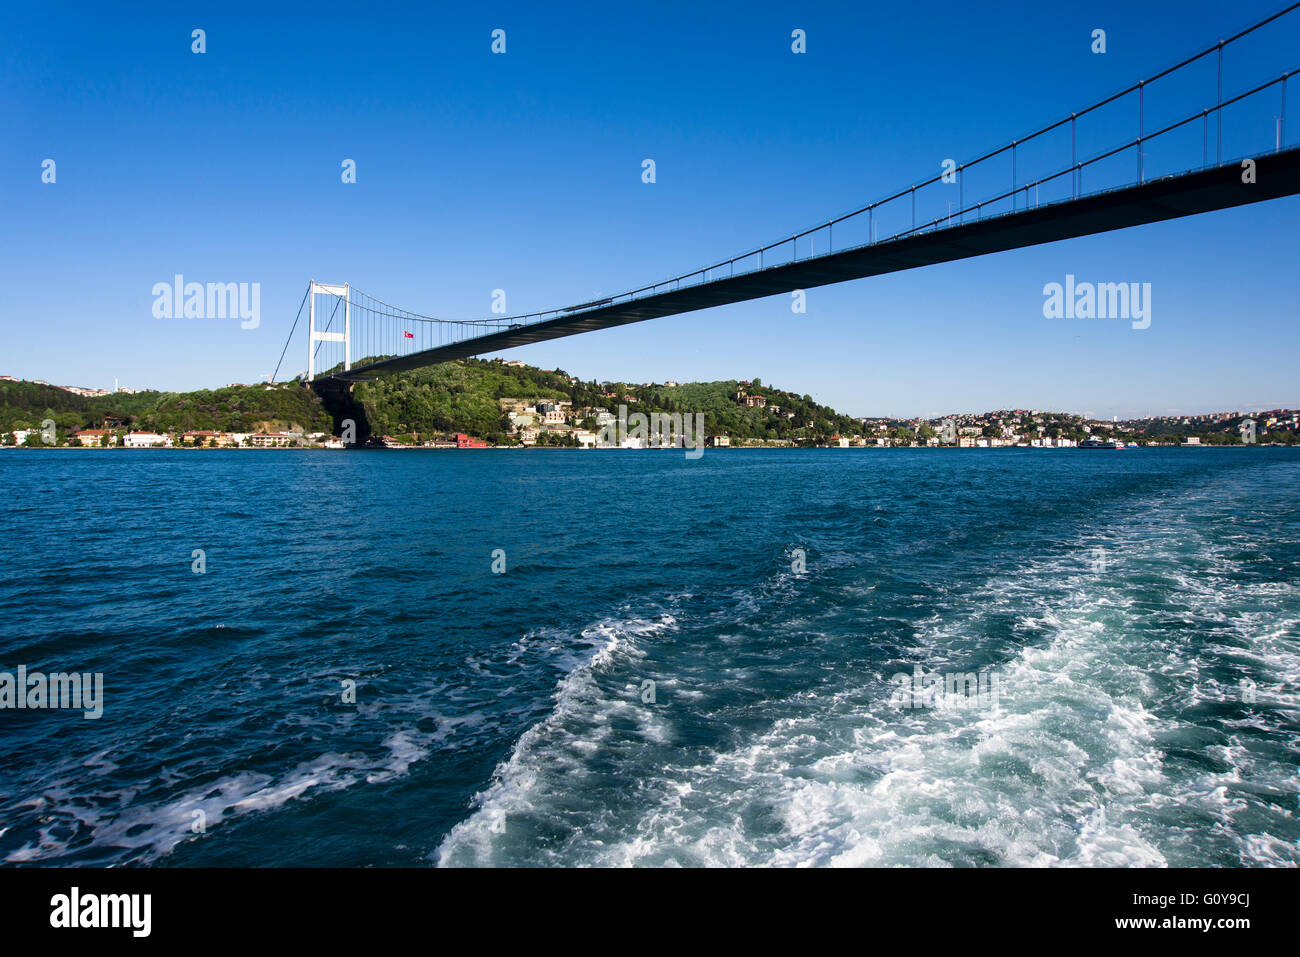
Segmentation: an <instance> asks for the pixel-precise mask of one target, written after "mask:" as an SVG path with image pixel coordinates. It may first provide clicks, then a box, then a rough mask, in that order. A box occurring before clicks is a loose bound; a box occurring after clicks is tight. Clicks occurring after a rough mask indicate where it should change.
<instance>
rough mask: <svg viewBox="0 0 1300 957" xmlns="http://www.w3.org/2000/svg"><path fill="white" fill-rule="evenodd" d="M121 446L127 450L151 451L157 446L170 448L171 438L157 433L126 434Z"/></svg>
mask: <svg viewBox="0 0 1300 957" xmlns="http://www.w3.org/2000/svg"><path fill="white" fill-rule="evenodd" d="M123 444H124V445H125V446H126V447H127V448H128V449H151V448H154V447H155V446H159V445H161V446H163V447H164V448H171V444H172V437H171V436H170V435H161V434H160V433H158V432H128V433H127V435H126V441H125V442H124V443H123Z"/></svg>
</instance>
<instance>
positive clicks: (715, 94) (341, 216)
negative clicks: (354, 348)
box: [0, 2, 1300, 419]
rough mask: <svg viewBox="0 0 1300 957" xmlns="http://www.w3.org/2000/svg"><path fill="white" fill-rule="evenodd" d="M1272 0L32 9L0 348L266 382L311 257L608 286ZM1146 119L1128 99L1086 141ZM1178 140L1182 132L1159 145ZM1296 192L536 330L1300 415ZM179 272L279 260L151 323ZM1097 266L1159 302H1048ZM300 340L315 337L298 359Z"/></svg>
mask: <svg viewBox="0 0 1300 957" xmlns="http://www.w3.org/2000/svg"><path fill="white" fill-rule="evenodd" d="M1278 8H1279V4H1278V3H1276V2H1246V3H1243V4H1239V5H1237V6H1235V7H1232V8H1231V9H1227V10H1225V9H1224V8H1223V7H1222V6H1221V5H1217V4H1209V3H1204V4H1197V3H1194V4H1192V5H1191V6H1188V5H1186V4H1179V5H1174V4H1161V5H1158V6H1157V7H1156V8H1154V9H1148V8H1142V9H1135V8H1132V7H1130V6H1127V5H1124V4H1120V3H1118V2H1101V3H1097V4H1092V5H1089V7H1088V8H1087V9H1086V10H1085V11H1076V10H1069V9H1061V8H1056V7H1046V8H1043V9H1042V10H1040V11H1038V12H1037V13H1036V15H1035V17H1034V18H1033V20H1032V22H1029V21H1027V20H1025V18H1023V17H1021V16H1019V15H1018V14H1017V11H1016V9H1015V8H1014V7H1011V6H1007V7H1006V8H994V9H988V8H980V9H973V8H969V7H967V6H964V5H960V4H957V3H955V2H954V3H937V4H931V5H926V6H924V7H921V6H917V7H904V8H888V9H882V10H868V9H865V8H856V7H846V8H845V9H842V10H834V9H820V10H813V11H802V10H791V9H789V8H786V7H784V6H781V5H775V4H763V3H760V4H753V5H745V6H744V7H735V8H722V9H700V8H697V7H695V6H687V5H684V4H671V3H670V4H665V5H658V6H656V8H655V11H656V12H655V15H654V16H653V17H647V16H645V15H644V14H643V13H642V12H640V11H601V12H591V11H584V12H583V13H582V15H581V16H579V17H558V16H555V15H554V14H555V12H556V11H554V10H549V11H539V10H529V9H528V8H526V7H523V6H520V7H517V8H512V7H506V8H502V9H501V10H497V11H493V12H491V13H483V14H480V13H478V12H474V11H468V10H458V9H448V10H443V9H428V8H415V9H413V10H411V11H409V12H405V13H402V14H401V15H400V20H401V23H402V29H400V30H394V29H393V21H394V19H395V18H399V15H398V14H397V13H394V12H388V13H386V14H385V15H384V16H383V17H382V18H381V17H380V16H379V15H377V14H372V13H362V12H359V11H357V10H356V9H355V8H352V7H347V8H343V7H340V8H339V11H340V12H339V13H338V15H337V16H335V15H333V14H332V13H331V10H332V9H333V8H332V7H331V5H329V4H324V5H321V6H318V7H313V8H312V9H313V11H314V12H313V15H312V16H311V17H310V18H303V17H301V16H300V15H299V14H298V13H297V12H292V11H278V10H257V11H254V12H248V13H245V12H240V11H236V10H219V11H218V10H214V11H211V12H208V13H204V14H202V15H194V14H191V13H186V12H181V11H176V10H172V9H168V8H158V9H157V10H153V11H148V12H145V11H140V10H132V11H129V12H126V13H123V12H120V11H112V10H106V9H101V8H97V7H94V6H91V5H77V4H70V5H60V4H55V6H54V7H53V8H48V7H43V8H39V9H31V10H27V9H23V10H19V11H17V12H15V14H14V15H13V16H12V17H11V21H12V22H11V25H10V29H9V30H7V31H5V34H4V35H3V36H2V37H0V52H3V55H4V57H5V60H6V63H7V65H8V67H9V69H7V70H6V71H4V74H3V75H2V76H0V92H2V93H3V96H2V97H0V114H3V119H4V120H5V125H6V128H7V129H8V130H10V131H11V135H10V136H8V137H6V138H5V141H4V142H3V143H0V202H2V203H3V206H4V208H5V215H6V220H7V225H8V227H9V228H8V229H7V230H6V237H5V239H6V241H5V248H4V261H5V263H6V278H7V282H6V292H7V295H6V297H5V301H4V304H3V306H0V326H2V327H3V340H4V344H5V347H4V349H3V354H2V355H0V366H3V368H0V372H3V373H5V374H8V375H14V376H18V377H21V378H27V379H37V378H39V379H44V380H47V381H49V382H58V383H66V384H70V385H79V386H85V387H91V388H94V387H100V388H108V387H109V386H110V384H111V383H112V382H113V380H114V378H116V379H118V380H119V381H120V382H121V383H122V384H123V385H127V386H131V387H134V388H138V389H139V388H158V389H162V390H166V391H189V390H192V389H197V388H219V387H221V386H222V385H225V384H226V383H229V382H231V381H244V382H257V381H259V380H260V379H261V378H262V377H263V376H264V375H266V374H269V373H270V372H271V371H272V369H274V368H275V365H276V361H277V359H278V358H279V356H280V352H281V349H282V347H283V346H284V340H285V337H286V336H287V335H288V332H289V328H290V326H291V325H292V323H293V319H294V314H295V312H296V311H297V307H298V303H299V301H300V300H301V298H302V294H303V291H304V289H305V287H306V283H307V280H308V279H309V278H315V279H318V280H321V281H328V282H340V283H341V282H350V283H352V284H353V285H355V286H356V287H359V288H360V289H363V290H365V291H367V292H369V293H371V294H373V295H379V296H382V297H383V298H384V299H386V300H389V301H393V302H398V303H401V304H403V305H405V306H407V307H410V308H417V309H420V310H421V311H423V312H427V313H430V314H435V315H444V316H453V317H460V316H478V315H487V314H489V312H490V305H491V299H492V295H493V292H494V291H495V290H498V289H500V290H504V291H505V292H506V294H507V296H508V301H509V311H510V312H512V313H514V312H521V311H527V310H532V309H543V308H549V307H553V306H560V305H565V304H568V303H573V302H579V301H582V300H583V299H586V298H600V297H602V296H606V295H610V294H612V293H617V292H620V291H622V290H625V289H628V288H632V287H635V286H637V285H639V284H641V283H643V282H646V281H652V280H655V279H658V278H663V277H665V276H669V275H674V274H677V273H680V272H683V271H686V270H689V269H691V268H695V267H698V266H700V265H703V264H704V263H706V262H710V261H715V260H716V259H717V258H719V257H723V258H725V257H727V256H730V255H734V254H737V253H741V252H744V251H746V250H747V249H750V248H753V246H754V245H755V244H756V243H760V242H767V241H771V240H774V239H776V238H778V237H780V236H782V235H785V234H789V233H790V232H792V231H793V230H796V229H800V228H803V227H806V226H809V225H811V224H813V223H816V222H818V221H820V220H823V219H825V218H827V217H829V216H832V215H837V214H839V213H842V212H844V211H846V210H848V209H852V208H855V207H857V206H859V205H861V204H863V203H865V202H867V201H870V200H874V199H877V198H879V197H881V196H883V195H886V194H887V193H889V192H891V191H892V190H895V189H898V188H902V187H905V186H907V185H908V184H909V183H911V182H914V181H915V180H917V179H919V178H921V177H922V176H925V175H933V174H934V173H937V172H938V171H939V164H940V163H941V161H942V160H943V159H944V158H946V157H950V156H955V157H956V158H957V160H958V161H962V160H965V159H968V158H970V157H973V156H975V155H978V154H979V153H980V152H981V151H982V150H984V149H986V148H989V147H992V146H998V145H1001V144H1002V143H1003V142H1006V141H1009V140H1010V139H1012V138H1014V137H1016V136H1018V135H1021V134H1023V133H1025V132H1027V131H1030V130H1032V129H1035V128H1037V127H1038V126H1040V125H1042V124H1044V123H1047V122H1051V121H1053V120H1055V119H1058V118H1059V117H1060V116H1061V115H1062V114H1064V113H1068V112H1069V110H1070V109H1072V108H1076V107H1080V106H1083V105H1085V104H1087V103H1090V102H1092V101H1094V100H1096V99H1098V98H1099V97H1101V96H1104V95H1106V94H1108V93H1111V92H1113V91H1115V90H1117V89H1122V88H1124V87H1126V86H1127V85H1128V84H1130V83H1132V82H1134V81H1135V80H1137V79H1140V78H1142V77H1144V76H1148V75H1150V74H1152V73H1154V72H1156V71H1157V70H1159V69H1160V68H1162V67H1165V66H1168V65H1170V64H1171V63H1173V62H1175V61H1177V60H1178V59H1180V58H1181V57H1182V56H1184V55H1185V54H1187V53H1189V52H1192V51H1193V50H1195V49H1197V48H1199V47H1201V46H1204V45H1207V44H1208V43H1211V42H1213V40H1214V38H1216V37H1221V36H1226V35H1229V34H1231V33H1232V32H1234V31H1235V30H1236V29H1239V28H1241V27H1242V26H1245V25H1247V24H1248V23H1250V22H1252V21H1254V20H1256V19H1259V18H1261V17H1263V16H1265V15H1268V14H1269V13H1272V12H1275V11H1276V10H1277V9H1278ZM60 10H62V11H65V12H66V14H67V15H65V16H50V13H51V12H58V11H60ZM343 10H347V11H348V12H347V13H346V14H344V13H342V12H341V11H343ZM339 17H342V18H343V21H345V22H346V23H347V24H348V28H347V30H345V31H340V30H338V29H337V26H336V25H337V23H338V22H340V20H339ZM1289 17H1290V18H1295V20H1296V22H1295V23H1290V24H1287V25H1284V26H1283V28H1282V29H1281V30H1280V31H1279V33H1278V34H1277V36H1278V37H1279V39H1277V40H1270V41H1269V43H1268V44H1263V41H1261V45H1260V46H1257V47H1250V46H1247V47H1246V48H1245V49H1243V50H1242V51H1240V53H1237V52H1236V51H1234V52H1233V54H1232V55H1230V56H1228V57H1227V58H1225V73H1224V90H1225V92H1227V93H1232V92H1236V91H1238V90H1240V89H1241V88H1243V87H1244V86H1246V85H1248V84H1250V83H1252V82H1256V81H1257V79H1258V78H1257V77H1256V76H1255V74H1254V73H1252V72H1251V71H1252V62H1253V60H1254V58H1255V57H1256V56H1257V55H1259V54H1260V53H1261V51H1263V52H1272V51H1275V49H1276V46H1274V44H1283V45H1287V44H1289V45H1290V47H1291V48H1295V46H1296V40H1297V38H1300V13H1295V14H1290V15H1289ZM939 22H941V23H942V26H943V29H941V30H936V29H935V24H936V23H939ZM498 28H500V29H504V30H505V31H506V34H507V37H508V47H507V52H506V53H505V54H503V55H497V54H493V53H492V52H491V43H492V37H491V33H492V31H493V30H494V29H498ZM1096 28H1104V29H1105V30H1106V31H1107V41H1108V44H1107V51H1106V52H1105V53H1104V54H1101V55H1098V54H1095V53H1093V52H1092V50H1091V49H1090V47H1091V35H1092V32H1093V30H1094V29H1096ZM194 29H202V30H204V31H205V32H204V37H205V43H206V47H205V52H203V53H202V54H196V53H194V52H192V41H191V36H192V31H193V30H194ZM795 29H800V30H803V31H804V32H805V34H806V42H807V47H806V48H807V52H806V53H801V54H796V53H794V52H792V49H791V32H792V31H793V30H795ZM922 50H923V51H925V56H920V57H919V56H917V55H916V53H917V51H922ZM359 54H363V56H362V57H361V59H360V60H359V59H358V55H359ZM359 63H364V66H360V65H358V64H359ZM1212 74H1213V70H1212V67H1211V68H1210V69H1209V70H1208V72H1207V76H1206V81H1207V84H1208V85H1207V87H1206V90H1207V91H1208V92H1207V95H1208V96H1209V102H1210V104H1211V105H1212V103H1213V89H1214V82H1213V75H1212ZM1293 85H1294V84H1293ZM1293 97H1294V91H1293ZM1160 107H1161V101H1160V99H1159V96H1158V92H1157V91H1153V95H1152V97H1151V100H1150V103H1149V106H1148V108H1149V109H1150V110H1151V111H1152V114H1153V115H1158V111H1159V109H1160ZM1267 112H1268V110H1267V109H1263V108H1261V111H1260V112H1259V115H1258V116H1252V117H1251V123H1252V124H1253V125H1251V126H1250V128H1249V129H1246V128H1245V127H1243V128H1241V129H1238V128H1236V127H1233V128H1231V129H1228V130H1226V131H1225V135H1226V136H1227V137H1228V140H1229V145H1230V146H1231V144H1235V143H1238V142H1244V141H1246V140H1247V139H1249V138H1250V137H1252V136H1255V134H1259V133H1260V132H1261V131H1263V132H1264V133H1269V135H1271V133H1270V131H1271V130H1272V128H1273V124H1274V121H1275V119H1276V118H1275V117H1272V116H1268V115H1265V114H1266V113H1267ZM1274 112H1276V109H1274ZM1131 121H1132V118H1130V116H1129V115H1128V113H1127V112H1123V113H1117V114H1116V115H1115V116H1113V117H1107V118H1105V120H1104V122H1103V124H1102V127H1103V128H1100V129H1093V130H1092V131H1090V132H1087V133H1086V134H1081V135H1082V136H1083V139H1084V142H1083V143H1082V144H1081V149H1083V150H1084V151H1085V153H1086V150H1087V149H1088V148H1089V147H1088V144H1089V143H1092V142H1100V140H1101V139H1104V136H1105V134H1106V133H1107V132H1108V129H1109V128H1110V127H1117V126H1120V125H1123V128H1124V129H1125V131H1126V132H1127V130H1128V124H1130V122H1131ZM1298 125H1300V122H1296V121H1293V122H1292V124H1291V129H1292V132H1291V133H1290V134H1289V135H1288V136H1287V138H1286V142H1288V143H1295V142H1296V140H1297V136H1296V133H1295V132H1294V131H1295V129H1296V128H1297V126H1298ZM1199 135H1200V134H1199V132H1198V133H1197V137H1198V139H1199ZM1088 137H1091V139H1088ZM1243 137H1244V138H1245V139H1243ZM1257 138H1258V137H1256V139H1257ZM1250 141H1251V142H1253V141H1254V140H1250ZM1270 142H1271V140H1270ZM1227 155H1238V154H1237V153H1235V152H1233V151H1231V149H1229V150H1228V152H1227ZM47 159H52V160H54V161H55V162H56V164H57V178H56V180H55V181H54V182H53V183H49V182H42V172H43V163H44V161H45V160H47ZM645 159H653V160H654V161H655V172H656V177H655V182H654V183H645V182H643V181H642V172H643V161H644V160H645ZM1162 159H1163V160H1166V161H1168V160H1169V159H1170V158H1169V157H1162V156H1161V155H1160V148H1159V147H1158V146H1157V145H1153V147H1152V155H1151V156H1150V157H1149V158H1148V162H1149V163H1150V164H1151V168H1152V169H1153V170H1157V171H1158V170H1159V169H1160V165H1159V164H1160V163H1161V161H1162ZM347 161H351V162H352V163H353V164H354V169H355V174H356V182H355V183H346V182H344V181H343V180H342V178H341V176H340V169H341V168H342V169H343V170H344V171H346V165H345V163H346V162H347ZM1126 162H1128V160H1126ZM1297 214H1300V199H1297V198H1295V197H1292V198H1288V199H1283V200H1278V201H1274V202H1270V203H1266V204H1259V205H1256V206H1250V207H1244V208H1240V209H1235V210H1228V211H1223V212H1218V213H1211V214H1206V215H1202V216H1197V217H1192V218H1188V219H1183V220H1175V221H1171V222H1166V223H1159V224H1154V225H1149V226H1143V227H1138V228H1135V229H1129V230H1124V231H1119V232H1114V233H1109V234H1102V235H1096V236H1091V237H1085V238H1082V239H1076V240H1071V241H1067V242H1063V243H1056V244H1052V245H1047V246H1040V247H1031V248H1027V249H1022V250H1018V251H1014V252H1007V253H1000V254H995V255H992V256H985V257H980V258H977V259H972V260H965V261H959V262H954V263H948V264H945V265H939V266H933V267H927V268H923V269H917V270H911V271H907V272H902V273H897V274H893V275H889V276H882V277H878V278H874V279H869V280H860V281H856V282H851V283H846V284H842V285H838V286H830V287H822V288H818V289H810V290H808V291H807V312H806V313H804V314H793V313H792V312H791V308H790V299H789V297H788V296H774V297H772V298H768V299H763V300H758V301H755V302H749V303H742V304H737V305H733V306H726V307H721V308H717V309H712V310H708V311H703V312H698V313H689V314H685V315H681V316H676V317H671V318H665V319H658V320H652V321H650V322H646V323H641V324H634V325H631V326H626V327H622V328H619V329H615V330H608V331H604V332H599V333H591V334H587V335H583V336H578V337H572V338H567V339H561V340H556V341H552V342H549V343H542V344H538V345H534V346H528V347H523V348H520V349H516V350H512V351H510V352H509V353H507V354H506V355H508V356H509V357H510V358H519V359H523V360H524V361H526V362H528V363H529V364H530V365H534V366H538V367H543V368H561V369H564V370H565V371H567V372H569V373H571V374H573V375H576V376H578V377H580V378H582V379H584V380H589V379H593V378H595V379H600V380H625V381H634V382H643V381H664V380H667V379H675V380H678V381H710V380H724V379H744V378H753V377H754V376H759V377H761V378H762V379H763V380H764V381H765V382H773V383H776V384H778V385H779V386H780V387H781V388H784V389H788V390H791V391H797V392H800V393H807V394H810V395H812V396H813V397H814V398H815V399H816V400H817V401H818V402H820V403H823V404H825V405H828V406H830V407H832V408H835V409H837V410H839V411H841V412H844V413H845V414H848V415H853V416H858V417H863V416H867V417H870V416H888V417H895V418H912V417H917V416H923V417H926V418H937V417H940V416H942V415H945V414H951V413H955V412H971V413H975V412H981V411H990V410H996V409H1012V408H1034V409H1043V410H1049V411H1060V412H1073V413H1075V414H1081V415H1087V416H1090V417H1096V418H1099V419H1110V418H1112V417H1113V416H1118V417H1119V418H1120V419H1132V418H1141V417H1146V416H1157V415H1193V414H1208V413H1213V412H1220V411H1230V410H1240V411H1242V412H1246V411H1252V410H1264V409H1272V408H1294V407H1296V406H1300V386H1298V385H1297V377H1296V375H1295V371H1294V356H1295V355H1296V354H1297V347H1300V328H1297V324H1296V322H1295V314H1296V309H1295V280H1294V275H1295V261H1296V244H1295V228H1294V224H1295V223H1296V221H1297ZM178 274H184V275H185V276H186V277H192V278H194V279H195V280H196V281H201V282H223V283H226V282H229V283H256V284H258V285H259V287H260V294H261V301H260V313H261V316H260V322H259V323H257V324H256V325H251V324H245V325H246V327H245V328H241V323H240V321H239V320H238V319H227V320H209V319H178V318H169V319H162V318H157V317H156V315H155V314H154V313H153V312H152V311H151V304H152V302H153V294H152V290H153V288H154V286H155V284H158V283H160V282H163V283H165V282H168V281H170V280H171V278H172V276H174V275H178ZM1067 276H1073V277H1078V278H1079V279H1080V280H1081V281H1091V282H1108V283H1109V282H1122V283H1139V284H1141V285H1142V286H1143V287H1144V288H1145V289H1149V290H1150V292H1149V295H1148V296H1147V297H1146V298H1145V307H1146V308H1147V310H1148V311H1149V326H1147V327H1145V328H1138V327H1136V326H1135V325H1134V324H1133V323H1130V322H1129V321H1127V320H1121V319H1065V318H1060V319H1048V318H1045V316H1044V308H1043V306H1044V288H1045V287H1046V286H1047V285H1048V284H1051V283H1061V282H1063V280H1064V279H1065V277H1067ZM304 352H305V344H304V342H303V339H302V328H301V324H300V327H299V330H298V333H297V337H296V338H295V340H294V342H292V343H291V344H290V347H289V351H288V354H287V355H286V358H285V364H284V367H283V368H282V369H281V374H280V378H281V379H285V378H291V377H292V376H293V375H294V374H296V373H297V372H298V371H299V369H301V368H304V367H305V356H304ZM489 355H490V354H489Z"/></svg>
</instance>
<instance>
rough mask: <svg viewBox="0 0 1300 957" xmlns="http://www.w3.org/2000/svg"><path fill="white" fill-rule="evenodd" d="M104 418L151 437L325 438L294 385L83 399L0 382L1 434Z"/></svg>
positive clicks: (325, 423) (320, 416) (326, 427)
mask: <svg viewBox="0 0 1300 957" xmlns="http://www.w3.org/2000/svg"><path fill="white" fill-rule="evenodd" d="M106 417H113V418H119V419H125V420H126V421H127V424H128V426H129V427H130V428H132V429H137V430H139V429H143V430H146V431H154V432H170V431H185V430H189V429H218V430H220V431H223V432H254V431H257V430H258V428H259V427H260V426H265V427H266V428H267V429H268V430H269V431H275V430H277V429H283V428H288V427H289V426H291V425H298V426H302V427H303V428H305V429H307V430H308V431H320V432H329V431H330V429H331V426H332V422H331V420H330V416H329V415H328V414H327V413H326V412H325V409H324V408H323V407H322V405H321V403H320V400H319V399H317V398H316V396H315V395H313V394H312V392H311V391H310V390H308V389H304V388H303V387H302V386H301V385H299V384H297V383H284V384H282V385H278V386H276V387H274V388H271V389H268V388H267V387H266V386H264V385H237V386H230V387H227V388H224V389H212V390H208V389H203V390H200V391H198V392H138V393H135V394H134V395H127V394H125V393H121V394H115V395H108V396H98V397H95V398H86V397H83V396H79V395H74V394H73V393H71V392H66V391H64V390H63V389H59V388H56V387H54V386H43V385H37V384H36V383H34V382H0V432H7V431H10V430H12V429H33V428H38V427H39V426H40V423H41V421H42V420H43V419H53V420H54V422H55V424H56V425H57V426H58V428H59V432H60V433H63V432H65V431H68V430H71V429H74V428H77V429H83V428H100V427H102V426H103V424H104V419H105V418H106Z"/></svg>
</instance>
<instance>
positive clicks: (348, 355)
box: [307, 279, 352, 382]
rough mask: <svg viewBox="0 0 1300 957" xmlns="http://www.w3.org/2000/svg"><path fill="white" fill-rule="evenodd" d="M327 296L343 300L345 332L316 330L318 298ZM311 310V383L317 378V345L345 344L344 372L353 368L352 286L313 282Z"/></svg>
mask: <svg viewBox="0 0 1300 957" xmlns="http://www.w3.org/2000/svg"><path fill="white" fill-rule="evenodd" d="M317 295H326V296H334V297H335V298H338V299H342V300H343V331H342V332H324V331H319V330H317V328H316V296H317ZM308 298H309V299H311V309H310V310H309V313H308V315H309V319H308V325H307V381H308V382H311V381H312V380H313V379H315V378H316V343H318V342H341V343H343V371H345V372H346V371H347V370H349V369H351V368H352V285H351V283H344V284H343V285H341V286H336V285H330V284H329V283H323V282H317V281H316V280H315V279H313V280H312V281H311V294H310V295H309V296H308Z"/></svg>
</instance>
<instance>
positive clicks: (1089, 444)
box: [1079, 439, 1124, 449]
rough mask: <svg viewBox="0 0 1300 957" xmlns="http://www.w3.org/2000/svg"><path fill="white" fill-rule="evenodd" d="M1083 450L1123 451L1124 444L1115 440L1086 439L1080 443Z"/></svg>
mask: <svg viewBox="0 0 1300 957" xmlns="http://www.w3.org/2000/svg"><path fill="white" fill-rule="evenodd" d="M1079 448H1081V449H1122V448H1124V443H1123V442H1120V441H1117V440H1115V439H1084V440H1083V441H1082V442H1080V443H1079Z"/></svg>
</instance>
